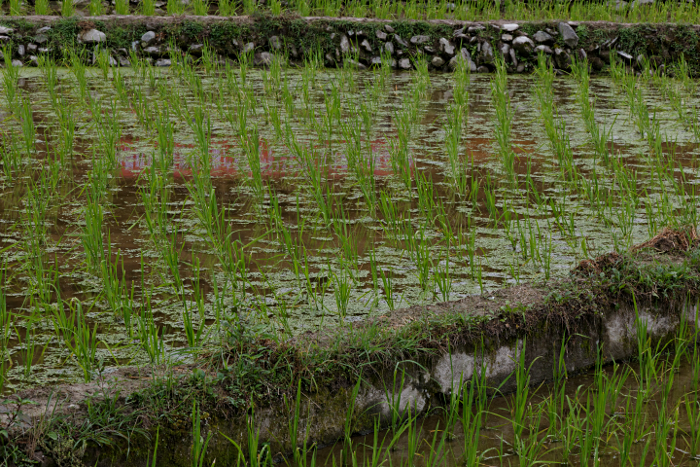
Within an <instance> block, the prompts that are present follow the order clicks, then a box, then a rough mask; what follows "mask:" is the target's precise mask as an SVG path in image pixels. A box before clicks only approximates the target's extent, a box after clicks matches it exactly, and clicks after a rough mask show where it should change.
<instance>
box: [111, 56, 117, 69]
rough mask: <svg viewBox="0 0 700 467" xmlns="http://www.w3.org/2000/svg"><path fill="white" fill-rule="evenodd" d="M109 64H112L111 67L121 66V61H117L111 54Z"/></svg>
mask: <svg viewBox="0 0 700 467" xmlns="http://www.w3.org/2000/svg"><path fill="white" fill-rule="evenodd" d="M109 66H111V67H118V66H119V62H117V61H116V60H115V59H114V57H112V56H111V55H110V56H109Z"/></svg>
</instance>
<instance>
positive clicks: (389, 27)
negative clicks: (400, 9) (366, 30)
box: [384, 24, 396, 34]
mask: <svg viewBox="0 0 700 467" xmlns="http://www.w3.org/2000/svg"><path fill="white" fill-rule="evenodd" d="M384 30H385V31H386V32H388V33H389V34H394V33H395V32H396V31H395V30H394V28H392V27H391V26H389V25H388V24H385V25H384Z"/></svg>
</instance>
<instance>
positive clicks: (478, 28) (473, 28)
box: [467, 24, 486, 34]
mask: <svg viewBox="0 0 700 467" xmlns="http://www.w3.org/2000/svg"><path fill="white" fill-rule="evenodd" d="M484 29H486V28H485V27H484V26H482V25H480V24H477V25H476V26H469V27H468V28H467V32H468V33H469V34H474V33H475V32H479V31H483V30H484Z"/></svg>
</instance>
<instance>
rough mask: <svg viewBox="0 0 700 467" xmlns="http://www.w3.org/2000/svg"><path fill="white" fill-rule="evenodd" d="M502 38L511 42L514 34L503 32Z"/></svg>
mask: <svg viewBox="0 0 700 467" xmlns="http://www.w3.org/2000/svg"><path fill="white" fill-rule="evenodd" d="M501 40H502V41H503V42H510V41H512V40H513V36H511V35H510V34H503V35H502V36H501Z"/></svg>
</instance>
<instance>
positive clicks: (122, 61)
mask: <svg viewBox="0 0 700 467" xmlns="http://www.w3.org/2000/svg"><path fill="white" fill-rule="evenodd" d="M118 58H119V66H123V67H130V66H131V62H130V61H129V59H128V58H126V57H122V56H119V57H118Z"/></svg>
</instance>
